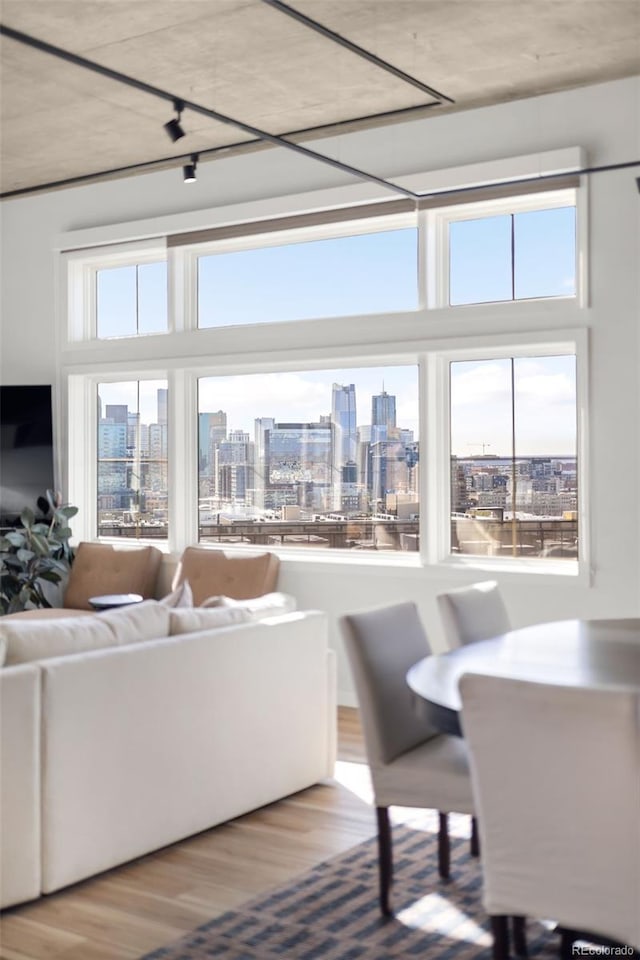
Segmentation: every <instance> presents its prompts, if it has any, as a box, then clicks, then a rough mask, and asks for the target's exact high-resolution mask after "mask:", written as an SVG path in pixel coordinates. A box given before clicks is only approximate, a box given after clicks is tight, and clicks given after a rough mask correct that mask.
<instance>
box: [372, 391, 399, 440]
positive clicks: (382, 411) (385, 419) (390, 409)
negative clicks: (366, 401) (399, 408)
mask: <svg viewBox="0 0 640 960" xmlns="http://www.w3.org/2000/svg"><path fill="white" fill-rule="evenodd" d="M371 425H372V426H374V427H376V426H385V427H386V428H387V430H393V429H394V428H395V425H396V398H395V397H394V396H393V395H392V394H390V393H387V391H386V390H385V389H384V385H383V387H382V393H378V394H375V396H373V397H371Z"/></svg>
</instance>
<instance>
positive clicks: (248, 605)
mask: <svg viewBox="0 0 640 960" xmlns="http://www.w3.org/2000/svg"><path fill="white" fill-rule="evenodd" d="M216 607H217V608H221V607H223V608H232V607H236V608H237V607H241V608H242V609H243V610H246V612H247V613H248V614H249V618H250V619H251V620H264V619H266V618H267V617H279V616H280V615H281V614H283V613H293V611H294V610H295V609H296V599H295V597H292V596H290V594H288V593H265V595H264V596H263V597H252V598H251V600H234V599H233V598H232V597H209V598H208V599H207V600H205V601H204V603H201V604H200V608H201V609H202V608H214V609H215V608H216Z"/></svg>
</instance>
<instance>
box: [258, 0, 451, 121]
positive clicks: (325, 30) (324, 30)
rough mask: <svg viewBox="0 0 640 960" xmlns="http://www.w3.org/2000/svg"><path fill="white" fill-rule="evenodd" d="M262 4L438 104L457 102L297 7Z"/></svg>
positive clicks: (269, 0) (273, 1)
mask: <svg viewBox="0 0 640 960" xmlns="http://www.w3.org/2000/svg"><path fill="white" fill-rule="evenodd" d="M262 2H263V3H266V4H267V6H269V7H273V9H274V10H279V11H280V13H284V14H285V16H287V17H291V18H292V19H293V20H297V21H298V22H299V23H302V24H303V25H304V26H305V27H308V28H309V29H310V30H314V31H315V32H316V33H319V34H321V36H323V37H326V38H327V40H331V41H332V42H333V43H337V44H339V45H340V46H341V47H345V48H346V49H347V50H349V51H350V52H351V53H355V55H356V56H358V57H362V58H363V60H368V61H369V63H373V64H374V66H376V67H379V68H380V69H381V70H386V71H387V73H391V74H392V75H393V76H394V77H397V78H398V79H399V80H403V81H404V83H410V84H411V85H412V86H413V87H417V88H418V90H422V92H423V93H426V94H428V95H429V96H430V97H433V98H434V99H435V100H437V101H438V103H443V102H446V103H455V100H452V99H451V97H448V96H446V94H444V93H439V92H438V91H437V90H434V88H433V87H429V86H428V85H427V84H426V83H423V82H422V80H418V78H417V77H413V76H411V74H410V73H405V71H404V70H400V68H399V67H394V65H393V64H392V63H389V62H388V61H387V60H383V59H382V57H378V56H377V55H376V54H375V53H372V52H371V51H370V50H366V49H365V48H364V47H361V46H359V45H358V44H357V43H353V41H352V40H348V39H347V37H343V36H342V34H341V33H336V31H335V30H331V29H330V28H329V27H325V25H324V24H322V23H319V22H318V21H317V20H312V18H311V17H308V16H307V15H306V14H305V13H302V12H301V11H300V10H296V8H295V7H290V6H289V4H288V3H283V2H282V0H262Z"/></svg>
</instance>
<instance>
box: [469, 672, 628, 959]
mask: <svg viewBox="0 0 640 960" xmlns="http://www.w3.org/2000/svg"><path fill="white" fill-rule="evenodd" d="M460 692H461V696H462V704H463V709H462V726H463V730H464V735H465V738H466V740H467V742H468V744H469V751H470V763H471V774H472V781H473V788H474V797H475V802H476V809H477V812H478V823H479V829H480V840H481V848H482V870H483V878H484V879H483V884H484V892H483V899H484V905H485V908H486V910H487V913H488V914H489V915H490V917H491V926H492V930H493V937H494V942H493V956H494V958H495V960H506V958H507V957H508V956H509V934H508V926H507V920H506V918H507V916H509V915H513V916H520V917H532V918H538V919H547V920H548V919H552V920H555V921H556V923H557V924H558V925H559V928H560V932H561V933H562V940H561V951H562V956H563V957H570V956H571V954H572V944H573V942H574V941H575V940H577V939H587V940H588V939H593V938H594V937H595V938H596V942H599V941H600V940H601V939H602V938H604V940H605V941H606V940H609V941H611V940H613V941H616V942H619V943H622V944H625V945H629V946H631V947H634V948H635V949H636V950H638V949H640V724H639V718H640V692H638V691H637V690H636V691H632V690H630V691H626V690H622V691H619V690H612V689H606V688H585V687H583V688H578V687H566V686H561V685H556V684H545V683H533V682H529V681H522V680H511V679H507V678H504V677H488V676H479V675H475V674H466V675H464V676H463V677H462V678H461V680H460ZM628 952H631V951H628Z"/></svg>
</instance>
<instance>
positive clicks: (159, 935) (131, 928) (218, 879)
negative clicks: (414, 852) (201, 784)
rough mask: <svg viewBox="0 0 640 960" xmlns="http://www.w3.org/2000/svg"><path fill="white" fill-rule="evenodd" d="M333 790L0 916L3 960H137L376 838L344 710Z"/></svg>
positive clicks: (299, 797)
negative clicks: (254, 898) (368, 839)
mask: <svg viewBox="0 0 640 960" xmlns="http://www.w3.org/2000/svg"><path fill="white" fill-rule="evenodd" d="M338 743H339V748H338V755H339V761H338V765H337V769H336V779H335V781H331V782H327V783H325V784H318V785H317V786H314V787H311V788H310V789H308V790H304V791H302V792H301V793H298V794H295V795H294V796H292V797H289V798H287V799H285V800H280V801H278V802H277V803H274V804H271V805H270V806H268V807H264V808H262V809H261V810H257V811H256V812H255V813H251V814H247V815H246V816H244V817H240V818H239V819H237V820H234V821H231V822H230V823H226V824H222V825H221V826H219V827H215V828H214V829H213V830H207V831H206V832H205V833H201V834H198V835H197V836H195V837H190V838H189V839H187V840H184V841H183V842H181V843H177V844H174V845H173V846H171V847H165V848H164V849H163V850H159V851H157V852H156V853H152V854H149V855H148V856H146V857H142V858H140V859H139V860H135V861H133V862H131V863H127V864H125V865H124V866H122V867H117V868H116V869H114V870H110V871H108V872H107V873H103V874H100V875H99V876H97V877H94V878H92V879H90V880H86V881H84V882H83V883H78V884H75V885H74V886H73V887H68V888H67V889H66V890H63V891H61V892H60V893H55V894H51V895H49V896H47V897H42V898H41V899H40V900H37V901H34V902H33V903H28V904H24V905H22V906H19V907H14V908H12V909H10V910H7V911H5V912H4V914H3V915H2V917H0V958H2V960H136V958H139V957H140V956H141V955H143V954H145V953H147V952H148V951H150V950H153V949H154V948H156V947H160V946H162V945H163V944H166V943H169V942H170V941H171V940H175V939H176V938H178V937H180V936H182V935H183V934H184V933H186V932H188V931H189V930H192V929H193V928H194V927H197V926H198V925H199V924H201V923H204V922H205V921H206V920H209V919H211V918H212V917H214V916H216V915H217V914H219V913H223V912H224V911H225V910H228V909H230V908H231V907H234V906H236V905H238V904H240V903H243V902H245V901H246V900H248V899H250V898H251V897H253V896H255V895H257V894H258V893H261V892H263V891H265V890H268V889H270V888H272V887H274V886H277V885H279V884H283V883H286V882H287V881H289V880H290V879H291V878H293V877H295V876H296V875H297V874H300V873H303V872H304V871H305V870H308V869H309V868H310V867H312V866H313V865H314V864H316V863H321V862H322V861H323V860H326V859H327V858H329V857H331V856H333V855H334V854H336V853H339V852H340V851H342V850H345V849H347V848H348V847H351V846H353V845H354V844H356V843H359V842H360V841H361V840H364V839H366V838H367V837H370V836H373V834H374V833H375V822H374V821H375V818H374V815H373V811H372V808H371V803H370V787H369V776H368V770H367V767H366V766H365V765H364V763H363V761H364V749H363V744H362V735H361V730H360V725H359V721H358V716H357V711H355V710H352V709H350V708H348V707H340V708H339V712H338Z"/></svg>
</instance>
